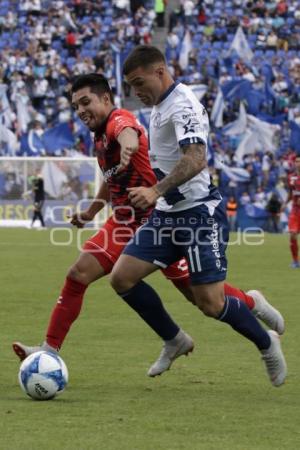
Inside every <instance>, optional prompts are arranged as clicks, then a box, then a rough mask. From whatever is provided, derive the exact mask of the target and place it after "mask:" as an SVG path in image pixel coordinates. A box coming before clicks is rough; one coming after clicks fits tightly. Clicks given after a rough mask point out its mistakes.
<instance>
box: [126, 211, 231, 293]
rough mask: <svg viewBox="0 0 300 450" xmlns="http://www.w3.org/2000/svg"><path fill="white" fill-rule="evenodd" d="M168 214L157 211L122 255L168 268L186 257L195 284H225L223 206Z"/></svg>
mask: <svg viewBox="0 0 300 450" xmlns="http://www.w3.org/2000/svg"><path fill="white" fill-rule="evenodd" d="M210 212H211V213H212V214H210V213H209V210H208V208H207V206H206V205H200V206H196V207H194V208H191V209H188V210H185V211H180V212H174V213H168V212H165V211H159V210H157V209H154V211H153V212H152V214H151V216H150V217H149V219H148V222H147V223H145V224H144V225H143V226H142V227H140V228H139V229H138V230H137V232H136V234H135V236H134V237H133V239H132V240H131V241H129V243H128V244H127V246H126V247H125V249H124V251H123V253H125V254H126V255H131V256H135V257H136V258H138V259H141V260H143V261H148V262H151V263H153V264H156V265H157V266H158V267H163V268H165V267H167V266H169V265H171V264H172V263H174V262H176V261H179V260H180V259H181V258H182V257H185V258H186V260H187V262H188V267H189V273H190V278H191V283H192V284H204V283H214V282H217V281H222V280H225V278H226V272H227V260H226V255H225V252H226V247H227V243H228V237H229V233H228V222H227V217H226V212H225V209H224V207H223V204H221V203H220V204H219V205H218V206H217V207H216V208H213V209H212V211H210Z"/></svg>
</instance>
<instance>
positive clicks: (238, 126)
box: [222, 102, 247, 136]
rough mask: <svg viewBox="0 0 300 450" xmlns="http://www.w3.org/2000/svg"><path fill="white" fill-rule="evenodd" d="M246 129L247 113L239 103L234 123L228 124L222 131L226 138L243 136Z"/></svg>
mask: <svg viewBox="0 0 300 450" xmlns="http://www.w3.org/2000/svg"><path fill="white" fill-rule="evenodd" d="M246 127H247V113H246V108H245V106H244V104H243V103H242V102H241V103H240V113H239V117H238V118H237V119H236V120H235V121H234V122H231V123H228V124H227V125H226V126H225V127H224V128H223V130H222V131H223V133H224V134H225V135H226V136H237V135H239V134H243V133H244V132H245V131H246Z"/></svg>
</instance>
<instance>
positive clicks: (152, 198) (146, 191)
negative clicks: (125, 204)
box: [127, 186, 160, 209]
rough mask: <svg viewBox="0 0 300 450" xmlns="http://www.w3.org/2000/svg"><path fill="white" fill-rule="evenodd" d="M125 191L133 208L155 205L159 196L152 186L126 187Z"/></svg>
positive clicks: (145, 207)
mask: <svg viewBox="0 0 300 450" xmlns="http://www.w3.org/2000/svg"><path fill="white" fill-rule="evenodd" d="M127 191H128V192H129V194H128V198H129V200H130V201H131V203H132V205H133V206H134V207H135V208H141V209H147V208H149V207H150V206H153V205H155V203H156V200H157V199H158V197H160V194H159V192H158V191H157V189H155V187H154V186H152V187H149V188H148V187H143V186H141V187H135V188H128V189H127Z"/></svg>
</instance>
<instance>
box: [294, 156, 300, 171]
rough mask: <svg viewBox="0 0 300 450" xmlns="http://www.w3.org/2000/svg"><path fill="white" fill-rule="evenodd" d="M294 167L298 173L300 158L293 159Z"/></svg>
mask: <svg viewBox="0 0 300 450" xmlns="http://www.w3.org/2000/svg"><path fill="white" fill-rule="evenodd" d="M295 168H296V171H297V172H298V173H300V158H296V159H295Z"/></svg>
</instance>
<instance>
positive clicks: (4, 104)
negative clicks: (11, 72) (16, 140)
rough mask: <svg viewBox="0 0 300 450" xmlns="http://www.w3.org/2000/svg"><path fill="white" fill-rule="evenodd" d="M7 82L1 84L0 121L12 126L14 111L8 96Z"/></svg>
mask: <svg viewBox="0 0 300 450" xmlns="http://www.w3.org/2000/svg"><path fill="white" fill-rule="evenodd" d="M7 89H8V86H7V85H6V84H0V123H2V125H5V126H6V127H8V128H10V127H11V125H12V118H13V112H12V109H11V107H10V104H9V101H8V98H7V94H6V92H7Z"/></svg>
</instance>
